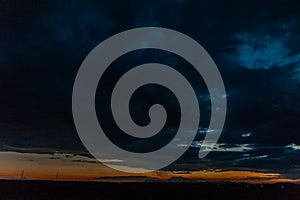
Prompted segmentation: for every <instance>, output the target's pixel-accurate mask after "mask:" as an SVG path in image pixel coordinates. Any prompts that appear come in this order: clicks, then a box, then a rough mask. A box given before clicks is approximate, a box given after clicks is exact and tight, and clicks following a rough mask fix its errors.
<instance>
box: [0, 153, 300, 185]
mask: <svg viewBox="0 0 300 200" xmlns="http://www.w3.org/2000/svg"><path fill="white" fill-rule="evenodd" d="M0 160H1V165H0V178H3V179H21V178H22V171H24V174H23V178H25V179H34V180H56V179H57V180H85V181H95V180H100V181H101V180H102V181H118V182H120V181H137V182H138V181H144V180H146V179H147V178H149V179H159V180H168V179H171V178H185V179H190V180H196V181H233V182H248V183H277V182H296V183H300V180H299V179H298V180H292V179H285V178H282V177H281V176H280V174H277V173H263V172H251V171H213V170H202V171H193V172H188V173H185V172H173V171H156V172H151V173H147V174H135V173H132V174H130V173H123V172H119V171H116V170H113V169H111V168H108V167H106V166H104V165H102V164H100V163H98V162H92V161H94V160H93V159H91V158H87V157H84V156H79V155H77V156H73V157H72V158H70V157H68V156H66V155H65V154H57V155H55V156H53V155H50V154H34V153H16V152H0ZM126 177H127V178H128V179H126ZM143 178H144V179H143Z"/></svg>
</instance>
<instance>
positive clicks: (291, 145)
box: [285, 143, 300, 150]
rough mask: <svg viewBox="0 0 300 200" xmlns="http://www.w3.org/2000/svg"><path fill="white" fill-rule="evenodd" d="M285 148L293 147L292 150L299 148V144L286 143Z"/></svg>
mask: <svg viewBox="0 0 300 200" xmlns="http://www.w3.org/2000/svg"><path fill="white" fill-rule="evenodd" d="M285 147H286V148H290V149H293V150H300V145H297V144H295V143H291V144H289V145H286V146H285Z"/></svg>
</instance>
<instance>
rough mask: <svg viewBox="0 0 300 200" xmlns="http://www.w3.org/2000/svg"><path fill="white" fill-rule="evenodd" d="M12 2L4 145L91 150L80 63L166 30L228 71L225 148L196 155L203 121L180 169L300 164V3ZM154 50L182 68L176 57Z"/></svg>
mask: <svg viewBox="0 0 300 200" xmlns="http://www.w3.org/2000/svg"><path fill="white" fill-rule="evenodd" d="M7 2H11V3H10V4H7V5H6V4H5V5H3V7H2V8H5V12H2V13H1V20H0V23H1V26H2V25H3V27H4V28H1V30H0V35H1V38H0V72H1V73H0V78H1V80H0V90H1V92H2V94H5V95H2V96H1V99H0V103H1V105H0V109H1V115H2V116H4V117H1V118H0V123H1V124H0V126H1V133H0V143H1V144H8V145H12V146H18V147H26V148H29V149H30V148H32V147H38V148H57V149H63V150H67V149H69V150H72V149H82V148H83V147H82V145H81V143H80V140H79V138H78V137H77V134H76V131H75V128H74V126H73V122H72V113H71V95H72V86H73V82H74V79H75V76H76V72H77V70H78V69H79V66H80V64H81V62H82V61H83V59H84V58H85V56H86V55H87V54H88V53H89V52H90V51H91V50H92V49H93V48H94V47H95V46H96V45H97V44H98V43H100V42H101V41H103V40H104V39H106V38H108V37H109V36H111V35H113V34H116V33H118V32H121V31H124V30H127V29H131V28H135V27H142V26H162V27H166V28H171V29H175V30H178V31H181V32H183V33H185V34H187V35H189V36H191V37H192V38H194V39H195V40H197V41H198V42H199V43H200V44H201V45H203V46H204V48H205V49H206V50H207V51H208V52H209V54H210V55H211V56H212V58H213V59H214V61H215V62H216V64H217V66H218V68H219V69H220V71H221V74H222V76H223V79H224V83H225V85H226V91H227V100H228V112H227V121H226V124H225V129H224V131H223V134H222V135H221V138H220V142H219V144H218V145H217V146H216V150H215V151H214V152H212V153H211V154H210V155H209V157H207V158H205V159H202V160H199V159H197V155H198V151H199V144H200V143H199V142H197V141H201V139H203V136H204V134H206V132H207V129H206V130H205V127H207V126H204V125H203V126H201V127H199V131H198V135H197V138H196V140H197V141H196V142H195V143H193V145H192V147H191V149H190V150H189V151H188V152H187V154H186V155H184V156H183V158H182V159H181V160H179V161H178V162H177V163H175V165H174V166H175V167H176V166H178V165H181V166H184V167H186V168H187V169H199V167H200V168H201V166H202V167H207V166H210V167H213V166H215V167H223V168H226V167H228V168H229V167H237V168H247V167H248V168H253V169H256V168H257V169H258V168H261V169H268V170H270V171H272V169H276V167H278V166H280V167H281V168H282V169H293V168H295V167H299V162H298V161H297V159H296V158H297V157H299V150H298V148H299V144H300V136H299V131H300V129H299V128H298V122H299V119H300V107H299V105H298V104H299V101H300V95H299V80H300V78H299V77H300V75H299V74H300V73H299V61H300V53H299V52H300V48H299V42H300V39H299V37H298V36H299V33H300V31H299V25H298V24H299V19H300V18H299V5H298V3H297V2H296V1H295V2H290V3H286V2H284V3H283V2H281V1H275V2H273V1H272V2H267V1H266V2H265V1H264V2H259V3H257V4H254V3H253V2H252V1H249V2H247V1H243V2H242V3H241V2H233V3H229V2H223V1H185V0H176V1H173V0H164V1H145V0H144V1H116V2H111V1H91V2H89V3H86V2H84V1H72V3H69V2H67V1H55V2H54V1H43V2H41V3H36V1H27V2H26V3H22V2H16V1H7ZM251 2H252V3H251ZM147 55H148V54H147V53H141V54H140V55H139V56H140V59H142V58H143V57H145V58H146V57H147ZM153 55H154V56H153V57H151V58H156V59H157V60H159V59H161V60H163V61H165V60H166V61H167V62H168V63H171V64H174V65H175V66H176V64H179V61H178V59H175V58H174V57H172V56H170V55H167V54H153ZM188 73H189V71H187V74H188ZM198 99H199V102H200V104H201V105H200V106H202V108H201V109H202V110H205V111H209V109H210V107H209V106H207V104H208V103H209V102H210V97H209V96H208V95H203V94H202V93H200V92H199V94H198ZM205 106H206V107H205ZM203 107H205V108H203ZM170 129H172V127H170ZM209 131H213V130H208V132H209ZM166 132H167V133H168V130H167V131H166ZM207 134H209V133H207ZM133 145H135V144H133ZM182 145H184V143H183V144H182ZM288 161H290V162H291V164H287V163H289V162H288ZM174 166H173V167H174Z"/></svg>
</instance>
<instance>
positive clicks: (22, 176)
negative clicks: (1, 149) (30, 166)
mask: <svg viewBox="0 0 300 200" xmlns="http://www.w3.org/2000/svg"><path fill="white" fill-rule="evenodd" d="M23 179H24V170H22V173H21V180H23Z"/></svg>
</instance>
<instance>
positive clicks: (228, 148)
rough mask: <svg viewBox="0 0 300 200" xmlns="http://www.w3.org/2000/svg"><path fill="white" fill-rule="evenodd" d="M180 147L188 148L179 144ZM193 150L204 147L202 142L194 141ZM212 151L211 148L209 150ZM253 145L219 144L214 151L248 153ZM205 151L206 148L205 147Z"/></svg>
mask: <svg viewBox="0 0 300 200" xmlns="http://www.w3.org/2000/svg"><path fill="white" fill-rule="evenodd" d="M178 146H181V147H183V146H186V144H179V145H178ZM191 147H193V148H200V147H203V144H202V141H194V142H193V143H192V145H191ZM208 149H209V150H210V148H208ZM252 149H253V147H252V144H228V143H219V144H216V145H215V146H214V148H213V150H212V151H215V152H246V151H250V150H252ZM204 151H205V146H204Z"/></svg>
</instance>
